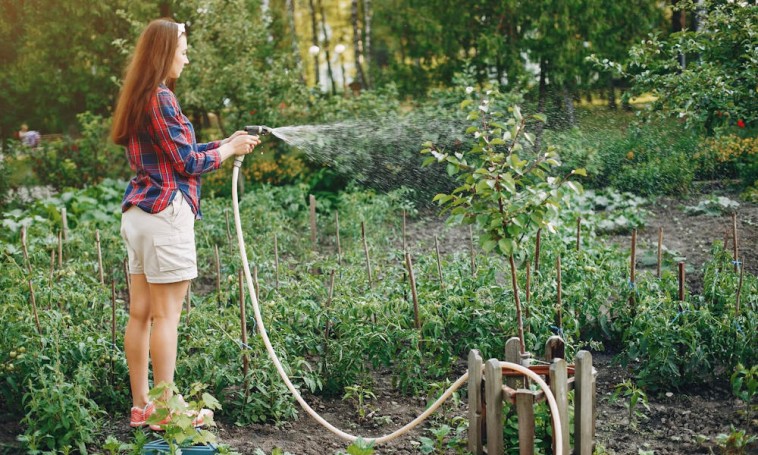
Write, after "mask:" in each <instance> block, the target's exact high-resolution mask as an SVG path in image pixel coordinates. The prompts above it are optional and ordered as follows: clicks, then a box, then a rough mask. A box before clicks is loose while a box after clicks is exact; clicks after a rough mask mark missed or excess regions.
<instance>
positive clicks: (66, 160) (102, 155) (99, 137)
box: [32, 112, 128, 189]
mask: <svg viewBox="0 0 758 455" xmlns="http://www.w3.org/2000/svg"><path fill="white" fill-rule="evenodd" d="M77 119H78V120H79V125H80V128H81V136H80V137H78V138H72V137H65V138H64V139H62V140H57V141H53V142H49V143H43V144H42V146H41V147H40V149H39V150H37V151H35V152H33V153H32V163H33V167H34V173H35V174H36V175H37V177H38V178H39V180H40V183H42V184H43V185H52V186H53V187H55V188H56V189H62V188H66V187H74V188H82V187H84V186H87V185H92V184H96V183H99V182H100V181H102V180H103V179H104V178H106V177H112V178H125V177H126V176H127V175H128V172H127V171H128V161H127V160H126V158H125V157H124V153H123V151H122V148H121V147H119V146H116V145H114V144H113V143H111V142H110V141H109V140H108V131H109V130H110V119H103V118H102V117H101V116H99V115H95V114H92V113H90V112H84V113H82V114H79V115H77Z"/></svg>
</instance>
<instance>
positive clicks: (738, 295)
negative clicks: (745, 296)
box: [734, 259, 745, 314]
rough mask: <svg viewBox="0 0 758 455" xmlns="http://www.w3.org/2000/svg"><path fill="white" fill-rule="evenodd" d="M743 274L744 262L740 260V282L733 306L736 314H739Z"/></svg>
mask: <svg viewBox="0 0 758 455" xmlns="http://www.w3.org/2000/svg"><path fill="white" fill-rule="evenodd" d="M744 274H745V260H744V259H743V260H742V264H741V267H740V280H739V282H738V283H737V295H736V297H737V298H736V302H735V305H734V311H735V313H736V314H740V294H741V293H742V276H743V275H744Z"/></svg>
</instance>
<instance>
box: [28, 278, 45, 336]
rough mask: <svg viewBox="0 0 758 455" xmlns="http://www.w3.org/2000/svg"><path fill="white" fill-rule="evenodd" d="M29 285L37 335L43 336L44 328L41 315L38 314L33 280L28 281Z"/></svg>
mask: <svg viewBox="0 0 758 455" xmlns="http://www.w3.org/2000/svg"><path fill="white" fill-rule="evenodd" d="M27 282H28V283H29V297H30V299H31V301H32V313H33V314H34V324H35V325H36V326H37V333H38V334H39V335H40V336H42V326H40V323H39V314H38V313H37V299H36V298H35V297H34V286H33V285H32V280H28V281H27Z"/></svg>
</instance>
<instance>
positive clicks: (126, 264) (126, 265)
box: [123, 258, 132, 308]
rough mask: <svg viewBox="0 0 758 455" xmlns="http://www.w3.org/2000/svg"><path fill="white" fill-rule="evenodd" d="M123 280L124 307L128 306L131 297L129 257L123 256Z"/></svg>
mask: <svg viewBox="0 0 758 455" xmlns="http://www.w3.org/2000/svg"><path fill="white" fill-rule="evenodd" d="M123 263H124V281H125V282H126V301H127V305H126V307H127V308H128V307H129V303H131V297H132V275H131V274H130V273H129V258H124V262H123Z"/></svg>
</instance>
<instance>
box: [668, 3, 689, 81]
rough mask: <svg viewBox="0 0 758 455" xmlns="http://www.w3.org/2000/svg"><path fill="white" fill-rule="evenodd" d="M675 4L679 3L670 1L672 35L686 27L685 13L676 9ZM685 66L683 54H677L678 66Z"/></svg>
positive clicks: (685, 61)
mask: <svg viewBox="0 0 758 455" xmlns="http://www.w3.org/2000/svg"><path fill="white" fill-rule="evenodd" d="M677 3H679V0H671V6H672V8H673V11H672V13H671V31H672V32H674V33H676V32H681V31H682V30H684V29H685V28H686V27H687V15H686V12H685V11H684V10H682V9H676V6H677ZM686 64H687V60H686V58H685V56H684V54H679V66H681V67H682V68H684V67H685V65H686Z"/></svg>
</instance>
